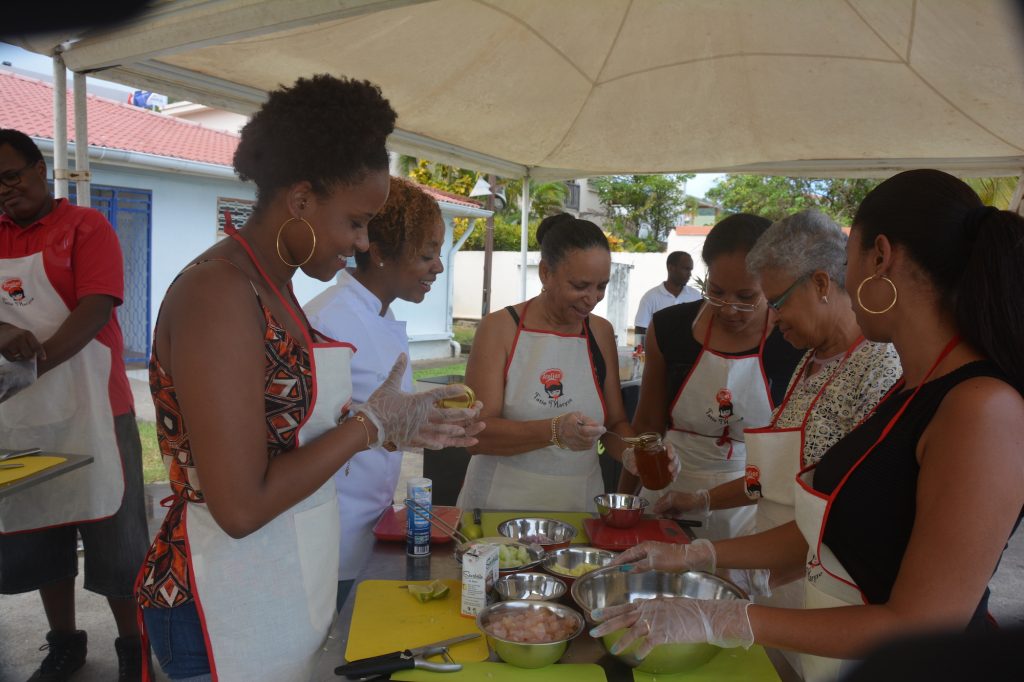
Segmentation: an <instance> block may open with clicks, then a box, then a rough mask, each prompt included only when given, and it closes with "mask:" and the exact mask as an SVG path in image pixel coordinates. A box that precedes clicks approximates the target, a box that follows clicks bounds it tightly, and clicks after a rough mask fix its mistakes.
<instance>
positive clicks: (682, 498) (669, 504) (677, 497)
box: [651, 490, 711, 518]
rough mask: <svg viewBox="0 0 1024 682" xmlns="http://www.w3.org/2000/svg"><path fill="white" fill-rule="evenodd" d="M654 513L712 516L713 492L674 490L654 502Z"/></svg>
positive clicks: (670, 515)
mask: <svg viewBox="0 0 1024 682" xmlns="http://www.w3.org/2000/svg"><path fill="white" fill-rule="evenodd" d="M651 511H652V512H653V513H654V514H657V515H659V516H667V517H669V518H678V517H680V516H702V517H704V518H707V517H709V516H711V493H709V492H708V491H707V490H698V491H697V492H694V493H687V492H683V491H681V490H673V491H672V492H670V493H668V494H667V495H662V496H661V499H659V500H658V501H657V502H655V503H654V508H653V509H651Z"/></svg>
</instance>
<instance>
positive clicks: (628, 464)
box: [622, 441, 681, 481]
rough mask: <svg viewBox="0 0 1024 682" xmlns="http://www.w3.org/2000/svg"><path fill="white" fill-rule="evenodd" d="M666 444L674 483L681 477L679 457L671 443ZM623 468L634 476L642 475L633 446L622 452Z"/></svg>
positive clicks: (669, 468)
mask: <svg viewBox="0 0 1024 682" xmlns="http://www.w3.org/2000/svg"><path fill="white" fill-rule="evenodd" d="M664 444H665V452H667V453H668V471H669V473H670V474H672V480H673V481H674V480H676V478H677V477H678V476H679V470H680V468H681V466H680V464H679V456H678V455H677V454H676V451H675V448H673V447H672V444H671V443H669V442H668V441H664ZM622 466H623V468H625V470H626V471H628V472H629V473H631V474H633V475H634V476H639V475H640V472H639V471H638V470H637V468H636V450H635V449H634V448H633V446H632V445H631V446H629V447H628V448H626V449H625V450H623V451H622Z"/></svg>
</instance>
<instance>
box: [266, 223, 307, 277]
mask: <svg viewBox="0 0 1024 682" xmlns="http://www.w3.org/2000/svg"><path fill="white" fill-rule="evenodd" d="M293 220H298V221H301V222H303V223H305V225H306V227H308V228H309V233H310V234H312V235H313V248H311V249H310V250H309V255H308V256H306V259H305V260H303V261H302V262H301V263H289V262H288V261H287V260H285V258H284V255H283V254H282V253H281V233H282V232H284V228H285V227H287V226H288V223H290V222H292V221H293ZM274 245H275V246H276V247H277V257H278V258H280V259H281V262H282V263H284V264H285V265H287V266H288V267H290V268H301V267H302V266H303V265H305V264H306V263H308V262H309V259H310V258H312V257H313V253H314V252H316V230H314V229H313V226H312V225H310V224H309V221H308V220H306V219H305V218H289V219H288V220H286V221H284V222H283V223H281V227H280V228H279V229H278V230H277V240H276V241H275V242H274Z"/></svg>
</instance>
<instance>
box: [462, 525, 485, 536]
mask: <svg viewBox="0 0 1024 682" xmlns="http://www.w3.org/2000/svg"><path fill="white" fill-rule="evenodd" d="M462 534H463V535H465V536H466V537H467V538H469V539H470V540H476V539H478V538H482V537H483V536H484V529H483V528H481V527H480V526H478V525H477V524H475V523H471V524H470V525H468V526H466V527H465V528H463V529H462Z"/></svg>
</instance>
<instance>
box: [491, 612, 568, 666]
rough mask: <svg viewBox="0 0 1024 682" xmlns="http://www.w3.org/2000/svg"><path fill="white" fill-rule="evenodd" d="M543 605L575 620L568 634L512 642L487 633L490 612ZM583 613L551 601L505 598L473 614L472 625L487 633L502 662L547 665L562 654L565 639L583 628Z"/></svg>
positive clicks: (564, 648)
mask: <svg viewBox="0 0 1024 682" xmlns="http://www.w3.org/2000/svg"><path fill="white" fill-rule="evenodd" d="M538 609H547V610H548V611H551V612H553V613H556V614H558V615H559V616H562V617H563V618H570V619H572V620H573V622H575V623H576V628H575V630H574V631H573V633H572V634H571V635H569V636H568V637H566V638H565V639H561V640H558V641H556V642H547V643H544V644H526V643H523V642H513V641H511V640H509V639H504V638H501V637H497V636H495V635H493V634H491V632H490V630H489V628H488V626H489V624H490V620H491V618H492V617H494V616H499V615H501V614H506V613H512V612H515V611H525V610H538ZM583 624H584V623H583V616H581V615H580V614H579V613H577V612H576V610H575V609H571V608H569V607H568V606H562V605H561V604H554V603H552V602H546V601H505V602H498V603H497V604H491V605H490V606H488V607H486V608H485V609H483V610H482V611H480V613H478V614H477V616H476V626H477V627H478V628H480V631H481V632H483V633H484V635H485V636H486V637H487V644H488V645H489V646H490V647H491V648H492V649H494V652H495V653H496V654H498V657H499V658H501V660H503V661H505V662H506V663H510V664H512V665H514V666H518V667H520V668H543V667H544V666H546V665H551V664H552V663H554V662H556V661H557V660H558V659H560V658H561V657H562V655H563V654H564V653H565V650H566V649H567V648H569V641H570V640H572V639H573V638H575V637H576V636H577V635H579V634H580V633H581V632H583Z"/></svg>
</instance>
